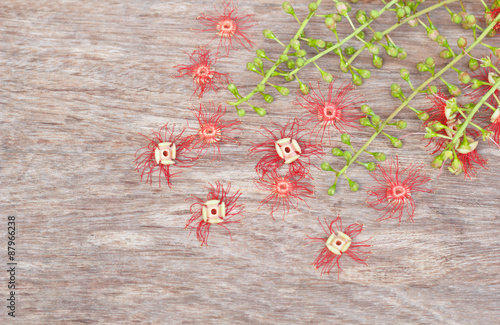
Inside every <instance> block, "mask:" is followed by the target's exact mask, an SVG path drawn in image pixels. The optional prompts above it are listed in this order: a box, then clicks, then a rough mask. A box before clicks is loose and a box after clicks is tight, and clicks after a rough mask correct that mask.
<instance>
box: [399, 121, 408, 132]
mask: <svg viewBox="0 0 500 325" xmlns="http://www.w3.org/2000/svg"><path fill="white" fill-rule="evenodd" d="M406 126H407V124H406V121H403V120H400V121H398V122H397V123H396V127H397V128H398V129H400V130H404V129H406Z"/></svg>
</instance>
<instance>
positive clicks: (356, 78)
mask: <svg viewBox="0 0 500 325" xmlns="http://www.w3.org/2000/svg"><path fill="white" fill-rule="evenodd" d="M352 83H353V84H354V85H356V86H361V85H362V84H363V78H361V77H360V76H359V75H358V74H357V73H353V74H352Z"/></svg>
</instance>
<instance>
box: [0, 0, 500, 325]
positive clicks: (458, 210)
mask: <svg viewBox="0 0 500 325" xmlns="http://www.w3.org/2000/svg"><path fill="white" fill-rule="evenodd" d="M293 3H294V7H295V9H296V12H297V13H298V15H299V16H300V17H303V16H304V12H305V11H306V10H307V9H306V8H307V1H303V0H300V1H298V0H297V1H293ZM428 3H429V4H430V3H435V1H427V2H426V3H425V5H429V4H428ZM466 6H467V10H468V11H469V12H470V13H474V14H476V15H477V16H479V15H480V14H481V10H482V8H481V5H480V4H479V3H476V2H472V1H471V2H467V3H466ZM280 7H281V3H280V2H278V1H270V0H253V1H243V0H241V1H240V5H239V10H240V12H241V13H252V14H255V19H256V20H257V21H258V22H259V25H258V26H255V27H254V28H253V29H251V31H250V33H251V34H252V35H253V36H254V37H253V41H254V42H255V45H256V47H255V48H264V49H266V51H267V53H268V54H269V56H271V57H276V56H277V55H278V54H279V51H281V49H280V47H279V45H277V44H275V43H273V42H271V41H269V40H264V39H263V37H262V36H261V35H262V34H261V32H262V30H263V29H265V28H272V30H273V31H274V32H275V34H276V35H277V36H278V37H279V38H280V39H283V40H286V39H289V37H291V35H292V34H293V33H294V30H295V28H296V23H295V22H294V20H293V18H292V17H291V16H289V15H286V14H284V13H283V12H282V10H281V8H280ZM324 7H328V8H332V4H331V3H329V2H325V5H324ZM358 8H363V9H365V10H367V11H368V10H371V9H374V8H380V4H379V3H378V2H373V1H370V2H366V1H363V0H361V1H360V2H359V3H358V4H357V5H354V9H355V10H357V9H358ZM451 8H452V9H453V10H455V11H458V10H459V9H458V7H457V6H456V5H455V6H453V5H452V6H451ZM330 10H331V9H330ZM201 11H207V12H208V11H213V6H212V1H202V0H192V1H179V0H175V1H159V0H127V1H116V0H112V1H97V0H87V1H71V0H60V1H54V0H47V1H34V0H23V1H20V0H4V1H2V2H1V3H0V76H1V77H0V80H1V81H2V84H1V85H0V105H1V112H0V114H1V119H0V122H1V129H0V135H1V139H2V141H1V147H0V153H1V161H0V177H1V184H2V186H1V195H0V203H1V210H0V211H1V215H2V217H1V220H2V225H1V227H2V230H1V231H2V233H4V231H5V230H4V229H6V228H3V227H6V217H7V216H8V215H15V216H16V218H17V219H16V220H17V239H16V245H17V249H18V250H17V254H18V255H17V258H18V263H19V264H18V274H17V284H18V287H17V290H16V295H17V299H18V300H17V317H16V319H12V318H11V317H7V315H6V314H7V309H6V308H5V307H3V306H4V304H5V299H6V298H7V289H6V286H7V272H2V273H1V275H0V281H1V282H0V288H1V290H0V295H1V300H2V301H3V302H4V303H2V307H1V308H0V323H2V324H79V323H84V324H135V323H140V324H182V323H187V324H191V323H200V322H205V323H223V324H277V323H287V324H299V323H311V324H336V323H344V324H493V323H497V322H498V319H500V310H499V307H498V306H499V305H500V262H499V258H500V239H499V238H500V212H499V211H500V204H499V199H500V194H499V193H500V192H499V186H498V183H499V181H500V178H499V176H498V174H499V172H500V163H499V160H498V157H499V156H500V154H499V151H498V149H497V148H495V147H494V146H487V145H483V144H482V145H481V147H480V153H481V154H482V155H484V156H485V157H487V158H489V164H488V169H484V170H481V171H480V172H479V174H478V176H477V178H476V179H473V180H465V181H464V179H463V177H462V176H459V177H454V176H451V175H449V174H448V173H443V174H442V175H441V176H440V177H439V179H437V176H438V172H437V171H436V170H433V169H431V168H430V167H429V162H430V160H431V156H430V155H429V154H428V153H427V152H426V151H425V147H424V146H425V143H424V142H421V136H420V135H414V136H408V137H406V138H405V141H404V142H405V146H404V148H403V149H400V150H396V149H393V148H391V146H390V144H389V143H388V141H387V140H384V139H382V138H380V139H376V141H374V144H373V146H372V147H370V148H373V150H383V151H385V152H386V153H387V154H388V155H396V154H398V155H399V158H400V161H401V163H402V164H408V163H410V162H419V163H420V162H422V163H425V164H426V167H425V170H426V171H427V172H428V174H429V175H431V177H432V178H433V179H434V181H433V182H432V185H431V186H432V187H433V188H434V189H436V192H435V194H431V195H429V194H422V195H420V194H417V195H416V196H415V200H416V202H417V211H416V217H415V222H414V223H413V224H412V223H406V222H404V223H402V224H401V226H399V227H397V224H396V223H395V222H393V221H386V222H377V221H375V219H376V218H377V214H376V213H374V211H373V210H371V209H370V208H368V207H367V206H366V203H365V200H366V186H369V185H370V184H372V181H371V177H370V176H369V175H368V173H366V172H365V171H364V170H363V168H362V167H361V166H360V167H352V168H351V169H350V170H349V176H350V177H351V178H352V179H354V180H356V181H357V182H358V183H359V184H360V185H361V189H360V191H359V192H357V193H353V192H350V191H349V190H348V188H347V186H346V184H345V182H344V184H342V186H340V187H339V190H338V193H337V194H336V195H335V196H334V197H329V196H327V195H326V190H327V189H328V187H329V186H330V185H331V183H332V182H333V180H332V174H331V173H325V172H322V171H319V170H314V171H313V176H314V178H315V180H314V185H315V186H316V199H312V200H309V201H308V204H309V206H310V208H308V207H307V206H305V205H302V206H301V210H300V211H292V212H291V213H290V215H289V216H288V217H287V218H286V220H284V221H283V220H279V219H278V220H275V221H273V220H272V219H271V217H270V215H269V212H270V211H269V209H268V208H266V207H259V202H260V201H261V200H262V199H263V198H264V196H265V193H263V192H260V191H258V190H257V189H256V188H255V187H254V185H253V182H252V181H253V179H254V178H255V177H256V174H255V172H254V170H253V168H254V165H255V163H256V160H255V159H250V158H248V157H247V150H248V148H249V147H250V145H251V143H252V141H254V142H255V141H257V140H261V139H262V137H261V136H260V135H259V134H258V133H257V131H258V129H259V127H260V126H261V125H263V126H269V125H270V123H271V122H275V123H283V122H285V121H286V120H288V119H289V118H292V117H295V116H301V115H302V114H303V111H302V110H301V108H300V107H298V106H297V105H294V104H292V100H293V98H294V96H293V95H290V96H289V97H282V96H278V95H276V96H275V101H274V102H273V103H272V104H265V102H264V101H263V100H262V99H258V100H257V101H255V104H256V105H260V106H265V108H266V109H267V111H268V113H269V114H268V115H267V116H265V117H258V116H256V114H254V113H253V112H251V110H247V116H246V117H244V118H243V122H244V123H243V126H242V134H241V136H240V137H239V141H240V142H241V145H240V146H237V145H227V146H224V147H223V148H222V160H221V161H217V162H211V158H203V159H202V160H201V163H200V164H198V165H197V166H195V167H193V168H191V169H188V170H184V171H183V173H182V177H180V178H177V179H175V180H174V189H168V188H161V189H159V188H157V187H155V186H152V187H150V186H148V185H146V184H144V183H141V182H140V179H139V176H138V175H137V173H135V172H134V164H133V156H134V153H135V151H136V150H137V149H138V148H140V147H141V146H143V145H144V143H143V142H144V141H143V140H144V139H143V138H142V137H141V136H139V135H138V132H140V133H146V134H147V133H149V132H151V130H153V129H156V128H159V127H160V126H161V125H163V124H164V123H166V122H169V123H176V124H177V125H180V126H181V125H186V123H187V121H189V122H190V125H194V121H195V120H194V117H193V116H192V114H191V112H190V111H189V107H190V106H191V105H198V103H199V101H198V100H196V98H194V97H193V98H191V94H192V88H191V82H190V80H189V79H185V78H181V79H172V78H171V77H172V76H173V75H174V74H175V69H173V66H175V65H177V64H184V63H187V55H186V53H190V52H191V51H192V50H193V49H194V48H195V47H196V46H199V45H203V44H204V43H206V42H207V41H208V39H209V36H208V35H206V34H204V33H197V32H196V31H193V30H192V29H196V28H199V27H200V25H199V24H198V23H197V22H196V21H195V18H196V17H197V16H198V15H199V13H200V12H201ZM431 17H432V18H433V19H435V21H439V23H436V24H437V25H438V26H439V27H440V31H441V33H442V34H444V35H446V36H447V37H448V38H449V39H450V43H451V44H453V45H455V41H456V37H457V35H459V34H461V33H463V31H462V30H461V29H459V28H458V27H457V26H455V25H453V24H451V23H449V22H448V20H449V15H448V14H447V13H446V12H445V11H444V10H440V11H439V13H433V14H432V15H431ZM391 22H392V18H389V15H384V16H383V17H382V18H381V19H380V21H377V23H376V24H375V25H374V26H376V27H375V28H376V29H377V30H382V29H383V28H387V27H389V26H390V24H391ZM339 30H340V31H341V35H344V36H345V35H347V33H348V31H349V26H348V25H342V28H339ZM306 32H307V33H308V35H314V36H318V37H324V38H325V39H331V38H332V35H329V34H328V33H329V32H328V31H327V30H326V29H325V28H324V25H323V22H322V21H321V19H319V20H316V21H315V22H312V23H311V24H310V25H309V26H308V27H307V29H306ZM391 35H392V37H393V39H394V40H395V41H396V42H397V43H398V44H400V45H401V46H403V47H404V48H406V50H407V51H408V54H409V55H408V58H407V59H406V60H405V61H404V62H402V61H400V60H395V59H390V58H388V57H387V55H384V59H385V65H384V67H383V68H382V69H380V70H377V71H373V70H374V69H372V67H371V63H370V61H371V58H370V57H368V56H367V55H362V56H361V59H360V60H357V61H356V62H357V63H356V64H357V66H359V67H365V68H370V69H372V72H373V74H372V78H370V79H369V80H368V81H366V83H365V85H363V86H362V87H361V88H360V90H359V91H360V92H361V93H363V96H364V97H363V98H364V100H366V102H367V103H369V104H370V105H372V106H373V107H374V109H375V110H376V111H377V112H378V113H379V114H380V115H381V116H382V117H386V116H388V115H389V114H390V112H392V110H393V109H394V108H395V107H397V105H398V100H396V99H394V98H392V97H391V96H390V92H389V87H390V84H391V83H392V82H394V81H398V80H399V69H400V68H401V67H402V66H404V67H406V68H408V69H409V70H410V71H411V72H412V75H415V76H414V77H412V78H413V79H412V80H413V82H414V84H420V83H421V82H422V81H424V76H423V75H421V74H416V73H415V72H416V71H415V70H416V69H415V64H416V63H417V62H419V61H422V60H424V59H425V57H426V56H428V55H430V54H431V55H433V56H434V57H437V53H438V51H439V48H438V47H437V46H436V45H435V44H434V43H432V42H431V41H430V40H428V39H427V38H426V35H425V33H424V32H423V29H422V28H418V29H412V28H410V27H409V26H403V27H401V28H398V29H397V30H396V31H394V32H393V33H391ZM467 35H468V40H469V42H470V43H472V41H471V36H470V33H468V34H467ZM489 43H490V44H496V45H497V46H498V45H500V43H499V38H494V39H491V40H489ZM352 44H353V45H356V46H357V44H356V43H352ZM212 45H213V44H211V46H212ZM476 54H477V55H481V53H479V52H478V53H476ZM253 57H254V53H252V52H247V51H238V52H233V53H232V54H231V55H230V57H229V58H223V59H221V60H219V62H218V63H217V66H218V68H219V69H220V71H223V72H229V73H230V75H231V77H232V79H233V81H234V82H235V83H236V84H237V85H238V86H239V89H240V92H241V93H247V92H249V91H250V90H251V89H252V87H253V86H254V85H255V84H256V83H257V82H258V81H259V78H257V76H256V75H254V74H252V73H250V72H248V71H245V63H246V62H248V61H251V60H252V59H253ZM320 62H321V66H323V67H327V68H328V69H329V70H330V71H332V72H333V73H334V74H335V75H338V76H339V79H340V80H342V81H343V80H348V79H347V78H346V76H345V75H342V74H341V73H340V72H339V70H338V58H336V57H334V56H331V57H327V58H324V59H322V60H321V61H320ZM464 64H465V63H464ZM437 65H438V66H444V61H443V60H440V59H439V60H437ZM304 70H305V71H304V72H302V73H301V74H299V77H301V80H303V81H304V82H313V83H316V82H317V80H318V79H319V74H318V72H317V71H315V68H314V67H307V68H306V69H304ZM446 76H447V79H448V80H456V79H455V78H456V77H455V76H456V74H455V73H452V72H450V73H448V74H447V75H446ZM290 85H291V86H290V88H291V90H292V93H295V92H296V91H297V88H298V87H297V84H296V83H292V84H290ZM406 90H407V89H406ZM230 95H231V94H229V92H227V91H220V92H219V93H218V94H213V93H207V95H206V96H204V98H203V100H202V102H203V103H206V102H207V101H208V100H211V99H212V100H215V101H216V102H225V101H226V100H230V99H231V96H230ZM273 95H274V94H273ZM414 107H416V108H421V109H423V108H425V107H428V101H427V100H426V99H425V97H424V96H419V97H418V98H417V99H416V100H415V101H414ZM227 114H228V116H229V117H231V118H236V113H235V112H234V111H232V110H229V112H228V113H227ZM401 118H405V119H406V120H407V121H408V125H409V126H408V129H407V130H405V131H394V132H393V133H395V134H397V135H403V134H406V133H410V132H418V130H419V128H420V122H419V121H418V120H417V119H416V118H415V117H414V116H413V115H412V114H410V113H409V112H403V113H402V114H401ZM369 136H370V133H369V132H368V131H366V130H358V131H355V132H353V137H354V139H353V145H354V146H357V147H359V146H360V145H362V144H363V143H364V141H365V140H366V139H367V138H368V137H369ZM333 141H334V145H337V146H338V145H339V136H338V135H335V136H334V137H333ZM330 148H331V146H325V150H326V151H327V152H328V151H329V149H330ZM321 161H328V162H330V163H331V164H332V165H334V167H340V166H342V161H341V160H340V159H337V158H334V157H332V156H331V155H330V154H327V155H325V157H324V159H323V160H321ZM321 161H320V160H316V161H314V163H315V164H316V165H319V163H320V162H321ZM216 180H219V181H221V182H223V183H227V182H231V184H232V186H233V187H234V188H239V189H241V191H242V192H243V195H242V196H241V201H242V202H244V203H245V205H246V208H245V218H244V220H243V223H241V224H237V225H232V226H231V230H232V234H233V241H231V240H230V239H229V237H228V236H227V233H226V232H225V231H222V229H216V230H213V231H212V232H211V234H210V239H209V246H208V247H203V248H200V245H199V243H198V241H197V240H196V237H195V236H194V234H191V235H189V230H185V229H184V225H185V222H186V220H187V219H188V217H189V202H186V201H185V199H186V198H187V197H189V196H190V195H195V196H198V197H204V196H205V195H206V189H205V186H206V185H207V183H209V182H210V183H213V182H214V181H216ZM338 214H340V215H341V216H342V217H343V219H344V222H345V223H346V224H349V223H353V222H363V223H364V224H365V227H366V230H365V231H364V232H363V234H362V235H361V237H362V238H365V239H366V238H369V237H372V238H373V239H372V244H373V256H372V257H371V258H370V259H369V267H365V266H362V265H360V264H356V263H354V262H353V261H349V260H348V259H347V258H345V259H342V266H343V269H344V272H343V273H342V274H341V277H340V281H338V280H337V276H336V275H335V274H332V275H330V276H326V275H323V276H320V275H319V272H317V271H315V270H314V268H313V266H311V265H310V263H311V262H312V261H313V258H314V254H315V253H316V251H317V250H318V249H319V248H318V247H317V246H315V245H304V243H305V241H304V237H305V236H306V235H311V236H320V235H321V229H320V227H319V225H318V223H317V220H316V218H317V217H321V218H322V217H327V218H331V217H334V216H336V215H338ZM2 237H3V239H2V250H4V249H5V250H6V247H7V243H6V237H4V236H2ZM2 256H3V257H2V263H4V262H3V261H5V260H6V257H5V256H6V255H5V254H4V253H2ZM2 268H3V266H2Z"/></svg>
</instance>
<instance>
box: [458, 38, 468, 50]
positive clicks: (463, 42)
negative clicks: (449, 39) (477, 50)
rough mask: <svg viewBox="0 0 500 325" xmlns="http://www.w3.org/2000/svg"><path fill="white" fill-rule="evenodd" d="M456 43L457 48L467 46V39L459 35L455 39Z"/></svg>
mask: <svg viewBox="0 0 500 325" xmlns="http://www.w3.org/2000/svg"><path fill="white" fill-rule="evenodd" d="M457 45H458V47H459V48H461V49H463V48H465V47H466V46H467V40H466V39H465V38H464V37H459V38H458V40H457Z"/></svg>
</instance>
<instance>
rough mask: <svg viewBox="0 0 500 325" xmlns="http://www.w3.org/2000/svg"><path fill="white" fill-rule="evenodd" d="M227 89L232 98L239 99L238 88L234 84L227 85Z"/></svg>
mask: <svg viewBox="0 0 500 325" xmlns="http://www.w3.org/2000/svg"><path fill="white" fill-rule="evenodd" d="M227 89H228V90H229V91H230V92H231V93H233V95H234V97H236V98H238V97H241V95H240V93H239V92H238V88H237V87H236V85H235V84H229V85H228V86H227Z"/></svg>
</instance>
